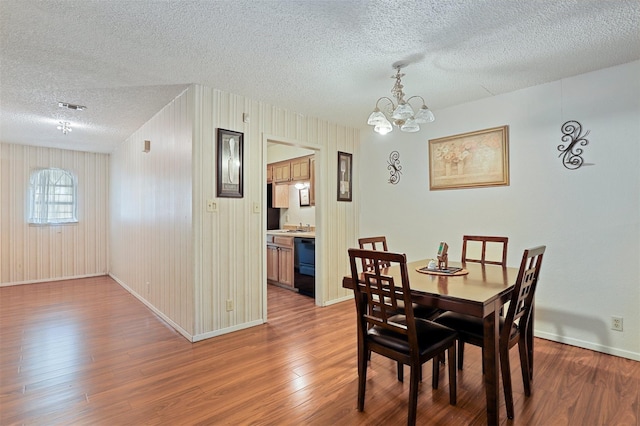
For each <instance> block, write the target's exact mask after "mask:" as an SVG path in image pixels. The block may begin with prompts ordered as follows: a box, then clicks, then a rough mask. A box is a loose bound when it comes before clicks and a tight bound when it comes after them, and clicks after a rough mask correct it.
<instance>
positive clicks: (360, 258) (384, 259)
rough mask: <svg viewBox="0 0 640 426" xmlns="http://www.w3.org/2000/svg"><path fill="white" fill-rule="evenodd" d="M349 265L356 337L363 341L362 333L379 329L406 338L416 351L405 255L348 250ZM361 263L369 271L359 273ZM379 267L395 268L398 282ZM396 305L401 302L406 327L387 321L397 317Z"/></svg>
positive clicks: (387, 269) (385, 269)
mask: <svg viewBox="0 0 640 426" xmlns="http://www.w3.org/2000/svg"><path fill="white" fill-rule="evenodd" d="M349 261H350V265H351V279H352V280H353V291H354V293H355V300H356V310H357V314H358V334H359V335H360V336H361V337H364V335H365V333H366V330H368V329H369V328H371V327H373V326H379V327H383V328H386V329H388V330H391V331H393V332H396V333H399V334H404V335H407V337H408V340H409V345H410V346H411V347H414V348H417V342H418V340H417V334H416V328H415V320H414V316H413V306H412V303H411V291H410V287H409V273H408V271H407V257H406V255H404V254H400V253H391V252H385V251H377V250H362V249H349ZM364 261H366V262H367V264H371V265H372V269H371V270H369V271H364V272H362V273H359V272H358V264H359V263H361V262H364ZM382 264H387V265H390V267H394V269H395V266H398V267H399V271H400V278H401V279H400V281H401V282H400V283H397V282H396V279H395V278H394V277H393V276H391V275H390V274H389V267H381V266H380V265H382ZM396 276H397V275H396ZM399 301H403V302H404V315H405V316H406V320H407V321H406V325H401V324H398V323H395V322H393V321H389V318H391V317H393V316H394V315H397V314H398V302H399ZM361 333H362V334H361Z"/></svg>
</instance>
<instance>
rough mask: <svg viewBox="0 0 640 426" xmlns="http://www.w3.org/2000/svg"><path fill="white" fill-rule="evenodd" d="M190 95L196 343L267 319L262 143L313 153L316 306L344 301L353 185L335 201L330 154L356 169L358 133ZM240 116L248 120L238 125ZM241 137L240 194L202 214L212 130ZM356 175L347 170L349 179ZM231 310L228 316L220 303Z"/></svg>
mask: <svg viewBox="0 0 640 426" xmlns="http://www.w3.org/2000/svg"><path fill="white" fill-rule="evenodd" d="M189 91H190V92H193V93H194V98H195V111H196V117H195V121H194V122H195V127H194V164H193V171H194V174H193V175H194V188H193V193H194V200H193V206H194V250H195V252H194V255H195V287H196V310H197V312H198V314H197V318H198V321H199V322H198V324H197V325H196V336H195V339H202V338H207V337H211V336H214V335H217V334H222V333H225V332H228V331H233V330H236V329H240V328H244V327H247V326H251V325H255V324H260V323H262V322H263V321H264V319H265V318H266V310H264V306H265V305H264V301H265V298H266V295H265V294H264V291H265V286H264V283H265V276H264V263H265V256H266V254H265V240H264V235H263V230H264V229H265V228H264V223H263V221H264V215H263V214H256V213H253V210H252V207H253V204H254V203H258V204H259V205H260V211H261V213H262V209H263V208H264V206H265V205H266V202H265V200H264V191H265V187H264V186H265V185H264V183H265V167H264V166H265V164H266V142H267V140H273V141H284V142H288V143H297V144H301V145H304V146H305V147H312V148H314V149H316V150H317V154H316V168H317V169H318V174H319V177H320V184H319V185H318V186H317V195H316V197H317V207H316V214H317V231H316V233H317V243H318V244H317V245H316V250H319V256H318V257H319V259H320V260H319V262H320V263H319V266H318V267H317V273H318V276H317V277H316V279H317V280H318V281H319V282H320V284H319V288H320V289H321V295H320V303H321V304H329V303H333V302H335V301H340V300H343V299H345V298H348V297H350V296H351V293H350V292H347V291H345V290H344V289H342V276H344V275H345V274H347V273H348V259H347V255H346V253H347V249H348V248H349V247H352V246H353V245H354V243H355V241H356V240H357V229H358V218H359V215H358V196H357V191H358V185H357V181H356V182H354V192H356V196H354V201H353V202H350V203H344V202H337V201H336V200H337V194H336V188H337V151H338V150H340V151H345V152H352V153H354V154H355V155H354V170H357V167H358V164H359V163H358V160H357V159H358V155H357V154H358V149H359V131H358V130H356V129H350V128H346V127H344V126H338V125H335V124H331V123H328V122H326V121H324V120H320V119H317V118H313V117H305V116H302V115H300V114H296V113H293V112H290V111H286V110H284V109H281V108H277V107H274V106H271V105H268V104H264V103H261V102H257V101H253V100H250V99H247V98H245V97H242V96H236V95H232V94H229V93H225V92H222V91H219V90H214V89H211V88H207V87H203V86H197V85H195V86H192V87H191V88H190V89H189ZM243 113H244V114H248V115H249V122H248V123H245V122H244V121H243ZM217 128H223V129H228V130H233V131H239V132H242V133H244V197H243V198H241V199H233V198H218V199H216V202H217V204H218V212H217V213H208V212H206V200H207V199H214V198H215V195H216V193H215V189H216V173H215V158H216V157H215V142H216V130H217ZM356 174H357V172H355V173H354V175H356ZM227 300H232V301H233V304H234V310H232V311H230V312H227V310H226V301H227Z"/></svg>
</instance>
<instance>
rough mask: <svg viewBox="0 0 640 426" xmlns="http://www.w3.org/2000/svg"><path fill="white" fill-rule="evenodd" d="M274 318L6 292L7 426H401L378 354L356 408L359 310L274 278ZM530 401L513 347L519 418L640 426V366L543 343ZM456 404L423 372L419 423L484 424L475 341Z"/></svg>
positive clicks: (398, 388)
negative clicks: (249, 319)
mask: <svg viewBox="0 0 640 426" xmlns="http://www.w3.org/2000/svg"><path fill="white" fill-rule="evenodd" d="M268 297H269V300H268V304H269V323H268V324H265V325H262V326H258V327H253V328H250V329H247V330H243V331H239V332H235V333H231V334H227V335H224V336H219V337H216V338H213V339H209V340H206V341H202V342H198V343H194V344H191V343H189V342H188V341H186V340H185V339H184V338H183V337H182V336H181V335H179V334H178V333H177V332H175V331H174V330H173V329H172V328H171V327H169V326H168V325H166V324H165V323H164V322H163V321H162V320H160V319H159V318H158V317H156V316H155V315H154V314H153V313H152V312H151V311H149V310H148V309H147V308H146V307H145V306H144V305H143V304H142V303H140V302H139V301H138V300H136V299H135V298H134V297H133V296H131V295H130V294H128V293H127V292H126V291H125V290H124V289H122V288H121V287H120V286H119V285H118V284H117V283H115V282H114V281H113V280H111V279H110V278H108V277H99V278H90V279H80V280H70V281H59V282H53V283H43V284H31V285H23V286H13V287H3V288H0V345H1V347H0V424H1V425H15V424H25V425H43V424H46V425H57V424H64V425H68V424H80V425H83V424H90V425H134V424H135V425H138V424H151V425H154V424H163V425H165V424H166V425H191V424H202V425H212V424H215V425H218V424H232V425H244V424H255V425H303V424H304V425H334V424H336V425H378V424H384V425H400V424H405V423H406V416H407V398H408V383H409V380H408V371H407V369H406V368H405V375H406V380H405V382H404V383H400V382H398V381H397V380H396V372H395V365H394V364H393V363H392V362H390V361H389V360H387V359H385V358H382V357H378V356H376V355H375V354H373V355H372V360H371V366H370V369H369V375H368V379H369V380H368V383H367V394H366V400H365V411H364V412H362V413H359V412H358V411H357V410H356V395H357V371H356V334H355V323H354V321H355V312H354V311H355V307H354V305H353V303H352V302H345V303H340V304H336V305H332V306H328V307H325V308H317V307H315V306H314V304H313V299H311V298H309V297H305V296H302V295H299V294H295V293H293V292H291V291H288V290H285V289H282V288H278V287H274V286H269V291H268ZM535 351H536V354H535V361H536V365H535V373H534V381H533V393H532V396H531V397H530V398H525V397H524V394H523V389H522V379H521V377H520V373H519V368H520V367H519V362H518V359H517V351H511V352H512V355H513V358H512V367H513V370H512V375H513V377H514V380H513V383H514V404H515V417H516V418H515V420H514V421H507V419H506V413H505V408H504V397H503V396H502V394H501V400H502V404H501V407H500V418H501V423H502V424H516V425H636V426H637V425H638V424H639V423H638V422H639V418H640V414H639V411H640V400H639V396H638V394H639V393H640V362H636V361H631V360H627V359H623V358H617V357H613V356H608V355H604V354H600V353H597V352H592V351H589V350H585V349H579V348H575V347H571V346H566V345H562V344H559V343H554V342H549V341H546V340H541V339H536V346H535ZM466 352H468V353H467V354H466V356H465V369H464V370H463V371H461V372H459V377H458V405H457V406H455V407H452V406H450V405H449V403H448V380H447V374H446V373H445V371H444V369H443V370H442V372H441V375H440V380H441V384H440V388H439V389H438V390H436V391H433V390H432V389H431V378H430V375H431V368H430V367H428V368H424V371H423V374H424V378H423V380H424V381H423V385H422V386H421V388H420V394H419V407H418V424H447V425H451V424H459V425H468V424H478V425H480V424H484V423H485V410H484V408H485V401H484V392H483V389H482V380H481V379H482V377H481V368H480V350H479V349H478V348H475V347H473V346H470V345H469V346H468V349H467V351H466Z"/></svg>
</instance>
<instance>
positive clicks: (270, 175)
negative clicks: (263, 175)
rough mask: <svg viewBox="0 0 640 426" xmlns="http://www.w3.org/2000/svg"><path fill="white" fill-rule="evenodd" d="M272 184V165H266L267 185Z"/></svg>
mask: <svg viewBox="0 0 640 426" xmlns="http://www.w3.org/2000/svg"><path fill="white" fill-rule="evenodd" d="M271 182H273V164H267V183H271Z"/></svg>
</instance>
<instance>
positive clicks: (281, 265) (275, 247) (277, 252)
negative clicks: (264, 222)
mask: <svg viewBox="0 0 640 426" xmlns="http://www.w3.org/2000/svg"><path fill="white" fill-rule="evenodd" d="M293 247H294V246H293V237H281V236H274V235H267V281H269V282H271V283H273V284H280V285H282V286H286V287H291V288H293V277H294V269H293V266H294V260H293Z"/></svg>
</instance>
